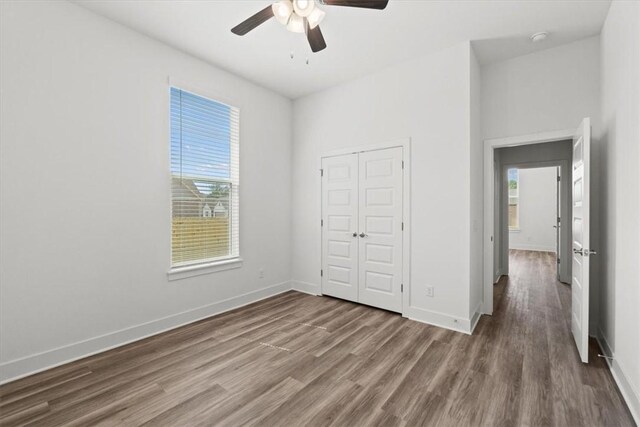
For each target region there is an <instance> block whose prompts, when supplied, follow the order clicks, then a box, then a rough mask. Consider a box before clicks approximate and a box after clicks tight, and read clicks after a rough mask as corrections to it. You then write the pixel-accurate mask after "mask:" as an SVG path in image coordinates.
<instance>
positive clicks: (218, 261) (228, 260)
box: [165, 77, 243, 281]
mask: <svg viewBox="0 0 640 427" xmlns="http://www.w3.org/2000/svg"><path fill="white" fill-rule="evenodd" d="M172 88H175V89H179V90H182V91H184V92H189V93H191V94H193V95H196V96H199V97H202V98H206V99H209V100H211V101H213V102H217V103H219V104H224V105H226V106H229V107H231V108H233V109H235V110H236V111H237V114H238V129H237V133H238V143H237V147H236V149H237V159H238V171H237V175H238V176H237V177H236V179H235V181H237V182H234V179H233V177H230V178H229V179H228V181H229V183H230V184H231V186H232V187H233V186H235V187H236V190H235V195H236V197H237V199H238V203H237V209H235V210H233V212H231V211H232V209H231V201H230V206H229V211H230V212H229V221H230V223H231V227H229V233H230V234H233V227H235V229H237V233H236V234H237V236H238V237H237V242H232V241H231V240H230V244H231V245H234V244H236V245H238V250H237V254H233V249H232V254H231V255H229V256H223V257H219V258H213V259H209V260H207V259H203V260H202V261H201V262H198V261H194V262H193V263H188V264H186V263H177V264H174V262H173V253H172V235H171V232H172V220H173V216H172V205H173V194H172V190H171V184H169V186H168V188H169V223H170V224H169V269H168V271H167V278H168V280H169V281H173V280H180V279H185V278H188V277H193V276H199V275H203V274H210V273H215V272H219V271H227V270H232V269H236V268H240V267H242V263H243V259H242V257H241V254H240V242H239V240H240V220H239V214H240V212H239V211H240V203H239V199H240V198H241V189H240V187H241V186H240V185H239V184H238V182H239V175H240V133H241V130H240V120H241V119H240V117H241V115H242V108H241V107H240V106H239V105H240V104H238V103H237V102H233V101H231V100H229V99H228V98H225V97H224V96H220V95H219V94H217V93H216V92H215V91H211V90H207V89H205V88H203V87H202V86H194V85H192V84H189V83H187V82H184V81H181V80H178V79H176V78H173V77H169V78H168V85H167V90H166V97H167V98H166V104H165V105H166V110H165V111H166V112H167V115H166V117H167V121H168V124H167V137H166V138H165V140H166V141H167V142H168V144H167V150H168V156H167V158H168V159H169V160H168V161H169V164H168V168H167V170H168V177H169V182H171V180H172V177H173V176H172V171H171V89H172ZM230 149H231V150H232V151H233V144H232V147H230ZM231 155H233V154H231ZM204 179H206V178H204ZM212 216H213V214H212Z"/></svg>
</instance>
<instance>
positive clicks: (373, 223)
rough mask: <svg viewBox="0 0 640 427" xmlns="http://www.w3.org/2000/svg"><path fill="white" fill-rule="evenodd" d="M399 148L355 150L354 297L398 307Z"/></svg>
mask: <svg viewBox="0 0 640 427" xmlns="http://www.w3.org/2000/svg"><path fill="white" fill-rule="evenodd" d="M402 154H403V153H402V148H401V147H398V148H389V149H385V150H376V151H368V152H363V153H360V154H359V162H358V163H359V166H358V169H359V174H358V175H359V180H358V182H359V191H358V192H359V203H358V206H359V209H358V210H359V212H358V216H359V221H358V223H359V225H360V230H359V238H358V240H359V248H358V249H359V250H358V252H359V260H360V264H359V283H358V287H359V292H358V301H359V302H361V303H363V304H367V305H372V306H375V307H380V308H384V309H386V310H391V311H396V312H401V311H402V291H401V285H402V206H403V203H402V202H403V200H402V198H403V192H402V188H403V187H402V186H403V173H402Z"/></svg>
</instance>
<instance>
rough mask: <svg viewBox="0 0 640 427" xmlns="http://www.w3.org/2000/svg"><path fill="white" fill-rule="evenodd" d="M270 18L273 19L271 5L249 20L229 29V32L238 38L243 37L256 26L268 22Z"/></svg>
mask: <svg viewBox="0 0 640 427" xmlns="http://www.w3.org/2000/svg"><path fill="white" fill-rule="evenodd" d="M270 18H273V8H272V7H271V5H269V6H267V7H265V8H264V9H262V10H261V11H260V12H258V13H256V14H255V15H253V16H252V17H250V18H249V19H246V20H244V21H242V22H241V23H239V24H238V25H236V26H235V27H233V28H232V29H231V32H232V33H233V34H237V35H239V36H244V35H245V34H247V33H248V32H249V31H251V30H253V29H254V28H256V27H257V26H258V25H260V24H262V23H263V22H265V21H268V20H269V19H270Z"/></svg>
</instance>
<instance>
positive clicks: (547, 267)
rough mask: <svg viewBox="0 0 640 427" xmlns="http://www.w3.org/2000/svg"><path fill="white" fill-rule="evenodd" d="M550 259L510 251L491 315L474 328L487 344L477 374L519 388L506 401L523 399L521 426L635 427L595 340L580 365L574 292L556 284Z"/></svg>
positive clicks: (551, 256)
mask: <svg viewBox="0 0 640 427" xmlns="http://www.w3.org/2000/svg"><path fill="white" fill-rule="evenodd" d="M555 262H556V257H555V254H554V253H551V252H536V251H524V250H510V251H509V264H510V267H509V269H510V270H509V271H510V275H509V277H502V278H501V279H500V281H499V282H498V283H497V284H496V285H495V287H494V313H493V316H492V317H487V316H483V318H482V320H481V322H480V323H479V325H478V327H477V328H476V331H475V333H476V334H478V335H480V336H482V337H483V338H482V340H485V339H487V340H488V341H487V342H486V343H485V344H484V345H486V346H487V349H488V353H489V354H487V355H486V358H487V359H488V362H487V365H486V366H483V367H481V368H479V370H481V371H482V372H487V373H489V374H490V375H491V376H493V377H497V378H504V380H505V381H508V378H509V376H510V375H511V378H512V380H513V382H514V385H515V384H519V387H517V388H518V389H519V393H518V392H515V391H514V394H512V395H508V394H506V395H505V396H504V397H505V398H507V396H509V397H510V399H509V400H511V401H512V402H513V401H514V400H515V399H519V400H520V404H519V412H520V414H519V419H520V422H519V423H525V422H526V423H528V424H534V425H540V424H544V425H547V424H555V425H634V422H633V420H632V418H631V415H630V414H629V411H628V409H627V408H626V406H625V404H624V402H623V400H622V397H621V396H620V393H619V391H618V389H617V386H616V385H615V383H614V380H613V378H612V376H611V374H610V372H609V370H608V369H607V367H606V363H605V361H604V360H603V359H601V358H599V357H597V354H598V353H599V352H600V349H599V347H598V344H597V342H596V341H595V339H593V338H592V339H591V342H590V354H589V361H590V362H589V364H583V363H581V362H580V357H579V355H578V352H577V349H576V347H575V343H574V340H573V336H572V335H571V323H570V321H571V320H570V313H571V288H570V286H569V285H566V284H563V283H560V282H559V281H557V280H556V264H555ZM489 342H491V343H493V344H494V345H489ZM514 385H512V387H513V386H514Z"/></svg>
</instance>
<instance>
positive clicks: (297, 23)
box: [287, 13, 304, 33]
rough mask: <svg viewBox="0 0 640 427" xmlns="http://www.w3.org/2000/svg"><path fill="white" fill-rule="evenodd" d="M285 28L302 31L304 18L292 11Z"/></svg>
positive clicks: (294, 31) (293, 31) (296, 31)
mask: <svg viewBox="0 0 640 427" xmlns="http://www.w3.org/2000/svg"><path fill="white" fill-rule="evenodd" d="M287 30H289V31H291V32H292V33H304V20H303V19H302V17H300V16H299V15H298V14H296V13H293V14H291V17H290V18H289V22H288V23H287Z"/></svg>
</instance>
